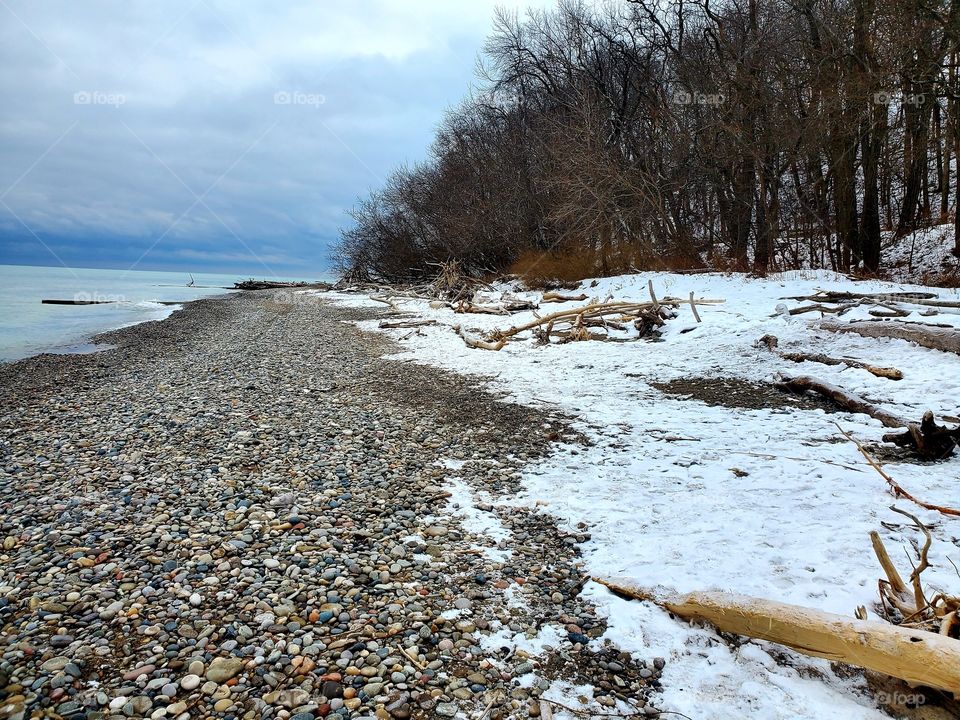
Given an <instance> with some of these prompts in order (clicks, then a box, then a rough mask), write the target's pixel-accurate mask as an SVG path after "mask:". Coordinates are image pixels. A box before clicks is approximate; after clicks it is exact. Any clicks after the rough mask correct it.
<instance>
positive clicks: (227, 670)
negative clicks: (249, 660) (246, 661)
mask: <svg viewBox="0 0 960 720" xmlns="http://www.w3.org/2000/svg"><path fill="white" fill-rule="evenodd" d="M241 670H243V660H241V659H240V658H235V657H229V658H225V657H218V658H214V659H213V662H211V663H210V667H209V668H207V680H211V681H213V682H215V683H225V682H226V681H227V680H229V679H230V678H232V677H235V676H237V675H239V674H240V671H241Z"/></svg>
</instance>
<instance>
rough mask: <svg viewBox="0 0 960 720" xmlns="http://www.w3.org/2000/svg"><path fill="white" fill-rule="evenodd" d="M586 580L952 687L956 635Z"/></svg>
mask: <svg viewBox="0 0 960 720" xmlns="http://www.w3.org/2000/svg"><path fill="white" fill-rule="evenodd" d="M594 579H595V580H596V581H597V582H599V583H601V584H603V585H605V586H607V587H608V588H610V589H611V590H612V591H613V592H615V593H617V594H618V595H622V596H624V597H627V598H631V599H635V600H648V601H651V602H654V603H656V604H657V605H659V606H660V607H663V608H665V609H666V610H669V611H670V612H672V613H673V614H674V615H677V616H679V617H681V618H683V619H685V620H705V621H707V622H709V623H711V624H712V625H714V626H715V627H716V628H717V629H718V630H721V631H722V632H729V633H735V634H737V635H744V636H746V637H751V638H757V639H760V640H767V641H769V642H775V643H778V644H780V645H786V646H787V647H790V648H793V649H794V650H796V651H797V652H801V653H803V654H805V655H812V656H814V657H822V658H827V659H828V660H831V661H834V662H843V663H847V664H849V665H856V666H858V667H862V668H867V669H869V670H874V671H876V672H881V673H884V674H886V675H890V676H892V677H896V678H900V679H902V680H906V681H907V682H909V683H914V684H916V685H923V686H926V687H932V688H938V689H940V690H946V691H948V692H953V693H960V642H958V641H957V640H954V639H953V638H949V637H944V636H942V635H938V634H935V633H931V632H926V631H924V630H913V629H908V628H906V627H900V626H897V625H891V624H890V623H886V622H878V621H871V620H857V619H850V618H846V617H844V616H842V615H835V614H833V613H827V612H823V611H821V610H814V609H811V608H805V607H801V606H798V605H788V604H786V603H781V602H776V601H773V600H764V599H760V598H753V597H748V596H745V595H736V594H733V593H723V592H694V593H688V594H685V595H680V594H663V593H656V592H653V591H651V590H648V589H645V588H642V587H638V586H637V585H635V584H633V583H631V582H629V581H625V580H620V579H609V578H594Z"/></svg>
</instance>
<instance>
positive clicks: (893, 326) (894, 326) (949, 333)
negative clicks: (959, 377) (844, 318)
mask: <svg viewBox="0 0 960 720" xmlns="http://www.w3.org/2000/svg"><path fill="white" fill-rule="evenodd" d="M820 327H822V328H823V329H824V330H829V331H830V332H837V333H856V334H857V335H863V336H864V337H873V338H897V339H899V340H907V341H908V342H914V343H916V344H917V345H920V346H921V347H925V348H930V349H932V350H941V351H943V352H949V353H954V354H957V355H960V331H958V330H954V329H952V328H950V327H944V326H938V325H926V324H922V323H904V322H891V321H875V320H865V321H863V322H856V323H832V322H825V323H821V324H820Z"/></svg>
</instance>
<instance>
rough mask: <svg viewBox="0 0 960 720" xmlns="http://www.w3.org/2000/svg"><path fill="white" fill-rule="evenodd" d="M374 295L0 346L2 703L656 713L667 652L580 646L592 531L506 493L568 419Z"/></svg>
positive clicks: (211, 711)
mask: <svg viewBox="0 0 960 720" xmlns="http://www.w3.org/2000/svg"><path fill="white" fill-rule="evenodd" d="M376 316H377V314H376V311H367V310H363V311H360V310H355V309H348V308H343V307H338V306H336V305H333V304H331V303H328V302H325V299H324V298H323V297H322V296H309V295H303V294H291V293H289V292H279V291H257V292H248V293H242V294H236V295H230V296H225V297H223V298H214V299H207V300H200V301H197V302H194V303H191V304H189V305H188V306H186V307H185V308H184V309H183V310H181V311H178V312H177V313H175V314H174V315H172V316H171V317H170V318H168V319H167V320H164V321H162V322H154V323H146V324H143V325H138V326H135V327H132V328H127V329H124V330H121V331H116V332H112V333H108V334H106V335H104V336H101V338H100V340H102V341H104V342H109V343H111V344H113V345H116V346H117V347H116V348H115V349H113V350H109V351H107V352H101V353H95V354H90V355H79V356H51V355H44V356H39V357H35V358H30V359H27V360H24V361H21V362H18V363H15V364H11V365H6V366H3V367H0V454H2V457H3V463H2V476H0V543H2V547H0V627H2V640H0V643H2V645H0V696H2V697H0V717H14V718H25V717H64V718H101V717H102V718H109V717H117V718H125V717H135V718H161V717H167V718H205V717H222V718H295V720H307V719H308V718H314V717H335V718H367V717H377V718H391V717H392V718H428V717H463V718H507V717H511V718H512V717H518V718H519V717H537V716H539V715H540V714H541V707H540V704H539V701H538V698H539V696H540V695H541V694H542V693H543V692H545V691H546V690H547V688H548V687H550V685H551V683H561V682H562V683H568V684H569V685H571V686H584V685H586V686H591V687H592V688H593V693H594V695H595V697H596V700H597V703H596V704H595V705H594V707H595V708H597V711H596V712H589V713H582V712H581V716H594V717H597V716H603V714H604V712H605V711H604V710H603V708H602V706H604V705H605V706H607V707H609V708H611V710H610V712H613V711H614V710H613V708H615V707H619V708H620V711H622V709H623V707H624V706H623V704H622V702H621V703H620V704H619V706H618V705H617V703H618V701H621V700H627V701H628V702H629V704H630V705H631V706H632V708H633V709H632V710H631V712H636V713H640V714H646V715H656V714H657V712H656V710H655V709H654V708H653V707H652V706H650V705H649V704H648V702H647V696H648V694H650V693H651V691H652V690H654V689H655V688H656V687H657V683H658V675H659V671H660V669H661V668H662V667H663V661H662V660H660V659H655V658H648V659H646V660H633V659H631V657H630V656H629V655H626V654H622V653H620V652H619V651H618V650H617V649H616V648H612V647H608V648H605V649H600V647H599V646H596V645H595V646H594V647H592V648H588V647H587V646H586V643H587V641H588V639H591V638H593V637H597V636H599V635H601V634H602V633H603V630H604V625H603V621H602V620H601V619H600V618H598V617H597V615H596V613H595V611H594V609H593V608H592V606H591V605H590V604H589V603H587V602H585V601H584V600H582V599H580V598H579V597H578V594H579V591H580V588H581V587H582V584H583V582H584V577H583V576H582V573H581V572H580V570H579V569H578V550H577V543H578V542H580V541H583V540H585V539H586V538H587V533H588V532H589V528H582V529H581V530H582V533H581V534H578V535H567V534H563V533H561V532H559V531H558V529H557V527H556V525H555V524H554V523H553V522H552V521H551V519H550V517H549V516H547V515H545V514H543V513H539V512H534V511H532V510H530V509H527V508H518V507H510V506H509V503H508V502H506V503H505V502H504V500H509V498H510V497H511V496H512V495H513V494H514V493H515V492H516V490H517V488H518V483H519V474H520V472H521V470H522V469H523V468H524V467H525V466H526V465H528V464H529V463H534V462H536V461H537V459H538V458H540V457H542V456H543V455H544V454H546V453H549V452H550V450H551V443H552V442H553V441H554V440H557V439H559V438H568V439H569V438H570V437H571V436H572V434H571V433H570V431H569V430H568V429H567V427H566V426H565V424H564V421H563V418H560V417H549V416H547V415H545V414H544V413H542V412H540V411H534V410H531V409H528V408H524V407H521V406H518V405H511V404H508V403H504V402H500V401H498V400H497V399H496V398H495V397H494V396H493V395H491V394H489V393H488V392H486V391H485V390H484V389H483V384H482V380H481V379H476V381H465V380H464V378H462V377H458V376H453V375H451V374H446V373H444V372H442V371H440V370H436V369H433V368H430V367H426V366H422V365H416V364H413V363H409V362H398V361H392V360H389V359H383V358H382V356H383V355H385V354H389V353H390V352H392V351H393V350H394V349H395V348H394V346H393V345H392V344H391V341H389V340H388V339H386V338H384V337H382V336H375V335H371V334H365V333H363V332H361V331H360V330H358V329H357V328H356V327H355V326H354V325H352V324H351V322H350V321H353V320H359V319H370V318H374V317H376ZM491 528H492V529H491ZM517 634H519V635H520V636H521V638H526V639H528V642H526V643H523V642H520V643H517V642H515V641H513V640H511V638H514V636H516V635H517ZM538 634H539V636H540V639H541V640H542V638H544V637H546V638H548V640H549V642H547V643H546V645H544V643H543V642H538V640H537V639H536V638H537V636H538ZM553 710H554V712H560V710H561V708H559V707H557V706H554V707H553Z"/></svg>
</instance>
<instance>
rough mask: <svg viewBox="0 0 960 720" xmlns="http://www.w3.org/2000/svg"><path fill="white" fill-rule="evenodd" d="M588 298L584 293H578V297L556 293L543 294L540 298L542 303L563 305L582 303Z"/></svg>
mask: <svg viewBox="0 0 960 720" xmlns="http://www.w3.org/2000/svg"><path fill="white" fill-rule="evenodd" d="M588 297H589V296H588V295H587V294H586V293H580V294H579V295H564V294H562V293H558V292H545V293H544V294H543V297H542V298H540V302H542V303H564V302H583V301H584V300H586V299H587V298H588Z"/></svg>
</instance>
